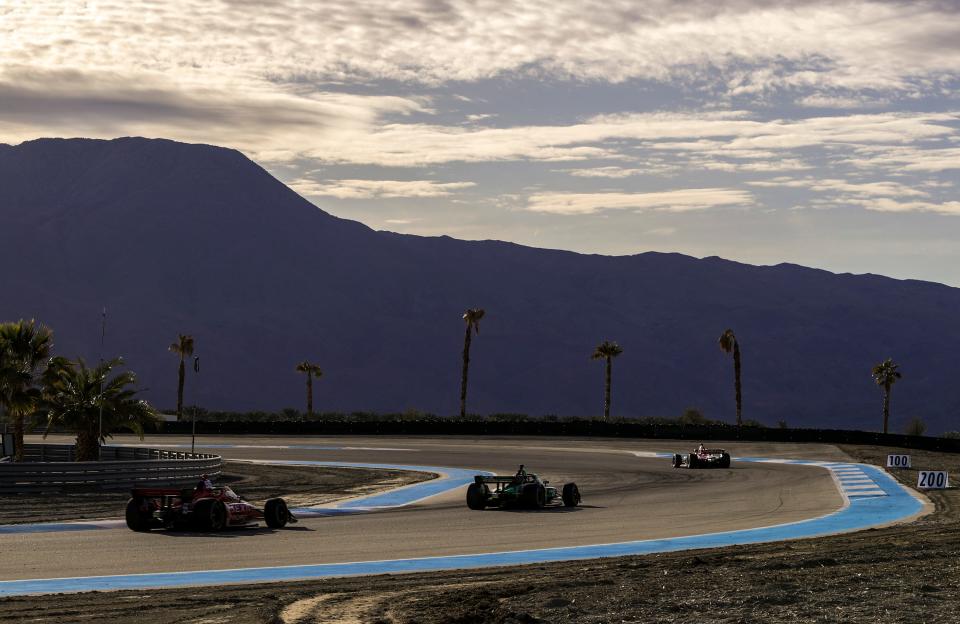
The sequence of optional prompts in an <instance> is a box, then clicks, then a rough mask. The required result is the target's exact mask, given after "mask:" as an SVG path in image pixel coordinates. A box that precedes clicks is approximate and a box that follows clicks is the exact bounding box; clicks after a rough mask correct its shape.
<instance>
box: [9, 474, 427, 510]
mask: <svg viewBox="0 0 960 624" xmlns="http://www.w3.org/2000/svg"><path fill="white" fill-rule="evenodd" d="M432 477H433V475H431V474H428V473H423V472H410V471H406V470H375V469H367V468H362V469H360V468H339V467H327V466H272V465H271V466H268V465H264V464H252V463H245V462H230V461H227V462H224V472H223V474H221V475H220V476H219V477H217V478H216V479H215V482H216V483H217V484H225V485H229V486H230V487H231V488H233V490H234V491H236V492H237V493H238V494H240V495H241V496H243V497H244V498H246V499H247V500H249V501H252V502H254V503H262V502H263V501H265V500H266V499H268V498H273V497H276V496H282V497H283V498H285V499H286V500H287V503H288V504H289V505H290V506H291V507H307V506H311V505H318V504H324V503H329V502H331V501H335V500H340V499H343V498H350V497H354V496H362V495H364V494H370V493H373V492H379V491H381V490H387V489H391V488H395V487H400V486H403V485H408V484H410V483H416V482H418V481H424V480H426V479H430V478H432ZM128 498H130V493H129V492H127V491H123V492H92V493H79V492H76V493H67V494H45V495H36V494H29V495H22V494H16V495H0V524H24V523H34V522H56V521H68V520H94V519H97V520H98V519H103V518H118V517H122V516H123V510H124V507H125V505H126V504H127V499H128Z"/></svg>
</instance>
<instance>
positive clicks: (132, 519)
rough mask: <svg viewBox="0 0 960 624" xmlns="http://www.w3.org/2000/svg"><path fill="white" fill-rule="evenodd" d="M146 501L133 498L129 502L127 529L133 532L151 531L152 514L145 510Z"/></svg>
mask: <svg viewBox="0 0 960 624" xmlns="http://www.w3.org/2000/svg"><path fill="white" fill-rule="evenodd" d="M144 502H145V501H144V499H142V498H131V499H130V500H129V501H127V512H126V520H127V528H129V529H130V530H131V531H149V530H150V525H151V520H153V517H152V514H151V513H150V512H149V511H144V510H143V505H144Z"/></svg>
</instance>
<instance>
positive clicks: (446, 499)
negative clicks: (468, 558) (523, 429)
mask: <svg viewBox="0 0 960 624" xmlns="http://www.w3.org/2000/svg"><path fill="white" fill-rule="evenodd" d="M116 442H121V443H138V444H143V445H145V446H154V447H163V446H165V445H172V444H184V443H186V444H189V438H174V437H153V438H148V439H147V440H146V441H144V442H142V443H140V442H138V441H137V440H135V439H118V440H116ZM205 445H211V450H212V451H213V452H217V453H220V454H222V455H223V456H224V457H226V458H229V459H257V460H264V459H276V460H313V461H340V462H357V463H380V464H398V465H418V466H438V467H451V468H467V469H471V470H474V469H476V470H489V471H492V472H496V473H498V474H512V473H513V472H514V471H516V469H517V466H518V464H521V463H523V464H525V465H526V467H527V470H528V471H529V472H535V473H538V474H540V475H541V476H542V477H543V478H546V479H549V480H550V481H551V483H552V484H554V485H561V484H563V483H565V482H567V481H576V482H577V484H578V485H579V486H580V490H581V492H582V494H583V506H582V507H579V508H576V509H566V508H563V507H555V508H547V509H545V510H542V511H506V510H486V511H481V512H478V511H470V510H469V509H467V507H466V505H465V503H464V492H465V488H459V489H458V490H456V491H454V492H450V493H447V494H442V495H439V496H436V497H433V498H430V499H427V500H424V501H421V502H419V503H416V504H414V505H410V506H407V507H401V508H396V509H389V510H383V511H376V512H372V513H366V514H360V515H351V516H334V517H321V518H307V519H304V520H302V521H301V522H300V523H299V524H296V525H293V527H292V528H289V529H285V530H281V531H271V530H267V529H262V530H235V531H227V532H224V533H220V534H196V533H179V532H166V531H154V532H151V533H133V532H131V531H129V530H127V529H126V528H122V529H105V530H92V531H78V532H45V533H28V534H0V553H3V556H2V557H0V580H13V579H30V578H33V579H38V578H55V577H71V576H95V575H118V574H136V573H149V572H176V571H192V570H211V569H230V568H247V567H263V566H276V565H295V564H317V563H337V562H353V561H371V560H383V559H400V558H412V557H433V556H442V555H456V554H473V553H481V552H498V551H508V550H521V549H530V548H545V547H554V546H574V545H587V544H602V543H611V542H623V541H629V540H645V539H653V538H665V537H676V536H684V535H695V534H701V533H714V532H718V531H728V530H735V529H747V528H753V527H762V526H770V525H775V524H782V523H787V522H794V521H798V520H803V519H808V518H814V517H818V516H822V515H824V514H827V513H829V512H831V511H834V510H837V509H839V508H841V507H842V506H843V505H844V498H843V497H842V496H841V495H840V493H839V492H838V490H837V487H836V485H835V482H834V479H833V477H832V476H831V474H830V473H829V472H828V471H827V470H824V469H822V468H817V467H811V466H800V465H789V464H766V463H749V464H748V463H737V462H734V465H733V467H732V468H730V469H729V470H687V469H679V470H678V469H674V468H672V467H671V466H670V461H669V460H668V459H664V458H655V457H649V456H644V455H645V454H649V453H652V452H654V451H661V452H663V451H667V452H670V451H674V450H675V451H680V452H687V451H689V450H692V446H694V444H693V443H691V442H680V443H673V442H669V441H661V440H657V441H649V440H620V439H617V440H597V439H582V440H577V439H568V438H540V439H529V438H483V439H477V440H473V439H467V438H407V437H396V438H380V437H376V438H373V437H367V438H340V437H337V438H332V437H331V438H313V437H309V438H308V437H296V438H293V437H286V438H267V437H264V438H257V439H253V438H252V437H235V438H228V437H217V438H214V437H203V438H202V439H201V444H198V450H204V449H206V448H207V446H205ZM219 445H243V446H242V447H235V446H222V447H220V446H219ZM288 445H289V446H291V448H269V447H271V446H273V447H278V446H280V447H282V446H288ZM214 446H217V447H218V448H213V447H214ZM298 446H300V447H302V446H314V447H330V448H313V449H307V448H297V447H298ZM344 447H347V448H344ZM349 447H355V448H349ZM726 447H727V448H728V450H730V451H731V452H732V453H733V455H734V456H735V457H736V456H754V457H756V456H768V457H780V458H790V457H795V458H803V459H815V460H831V461H845V460H848V457H847V456H846V455H844V454H843V453H841V452H840V451H839V450H838V449H836V448H835V447H833V446H828V445H790V444H778V445H773V444H763V445H761V444H749V443H744V444H734V443H730V444H727V445H726ZM8 500H9V499H8ZM5 502H6V501H5ZM122 511H123V510H122V509H118V510H117V513H118V516H120V515H122Z"/></svg>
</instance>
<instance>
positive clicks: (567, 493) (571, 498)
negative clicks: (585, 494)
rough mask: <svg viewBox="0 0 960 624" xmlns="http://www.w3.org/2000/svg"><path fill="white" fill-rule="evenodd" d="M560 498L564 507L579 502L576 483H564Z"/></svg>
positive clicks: (575, 504)
mask: <svg viewBox="0 0 960 624" xmlns="http://www.w3.org/2000/svg"><path fill="white" fill-rule="evenodd" d="M561 498H562V499H563V505H564V506H565V507H576V506H577V505H579V504H580V488H578V487H577V484H576V483H567V484H565V485H564V486H563V493H562V495H561Z"/></svg>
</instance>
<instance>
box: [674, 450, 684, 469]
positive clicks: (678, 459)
mask: <svg viewBox="0 0 960 624" xmlns="http://www.w3.org/2000/svg"><path fill="white" fill-rule="evenodd" d="M681 466H683V455H681V454H680V453H674V454H673V467H674V468H680V467H681Z"/></svg>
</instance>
